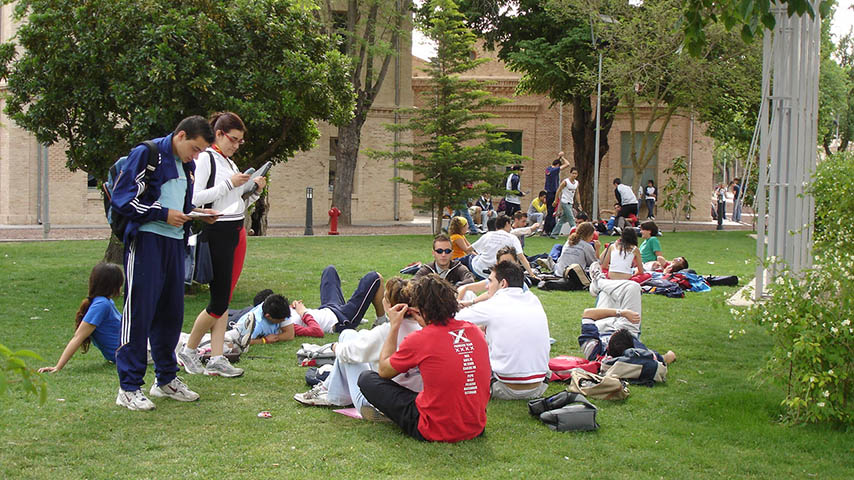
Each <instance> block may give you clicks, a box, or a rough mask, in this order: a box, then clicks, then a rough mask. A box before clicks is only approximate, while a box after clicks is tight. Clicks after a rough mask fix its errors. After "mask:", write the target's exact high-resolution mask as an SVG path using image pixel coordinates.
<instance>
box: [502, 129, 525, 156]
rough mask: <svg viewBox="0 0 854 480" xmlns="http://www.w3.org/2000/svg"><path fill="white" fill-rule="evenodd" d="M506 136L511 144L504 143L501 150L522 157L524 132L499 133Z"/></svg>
mask: <svg viewBox="0 0 854 480" xmlns="http://www.w3.org/2000/svg"><path fill="white" fill-rule="evenodd" d="M498 133H500V134H502V135H504V138H506V139H508V140H510V141H509V142H505V143H503V144H502V145H501V146H500V147H499V150H501V151H504V152H510V153H515V154H516V155H522V132H515V131H510V132H498Z"/></svg>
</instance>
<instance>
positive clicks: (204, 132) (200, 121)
mask: <svg viewBox="0 0 854 480" xmlns="http://www.w3.org/2000/svg"><path fill="white" fill-rule="evenodd" d="M213 140H214V134H213V131H212V130H211V127H210V124H209V123H208V122H207V120H205V119H204V118H202V117H200V116H193V117H188V118H185V119H184V120H182V121H181V123H179V124H178V126H177V127H176V128H175V131H174V132H173V133H171V134H169V135H167V136H165V137H162V138H157V139H154V140H153V142H154V143H155V144H156V145H157V148H158V156H159V161H158V163H157V167H156V168H155V170H154V171H153V172H152V173H150V174H149V175H148V176H146V175H145V170H146V167H147V165H148V158H149V151H148V147H146V146H145V145H140V146H137V147H136V148H134V149H133V150H132V151H131V152H130V155H128V158H127V161H126V166H125V168H124V170H123V171H122V173H121V174H120V175H119V176H118V178H117V179H116V182H115V186H114V188H113V195H112V208H113V209H114V210H115V211H118V212H119V213H121V214H122V215H124V216H126V217H128V218H129V222H128V226H127V228H126V230H125V234H124V238H123V240H124V245H125V252H124V258H125V304H124V309H123V311H122V330H121V337H120V339H119V349H118V350H117V351H116V367H117V370H118V373H119V393H118V396H117V397H116V404H117V405H119V406H123V407H126V408H129V409H130V410H152V409H153V408H154V403H152V402H151V400H149V399H148V398H146V396H145V394H144V393H143V392H142V389H141V387H142V385H143V383H144V381H143V377H144V376H145V370H146V366H147V365H146V363H147V362H146V360H147V353H146V350H147V341H148V342H150V343H151V356H152V358H153V359H154V371H155V374H156V377H157V381H156V383H155V384H154V385H152V387H151V391H150V394H151V396H154V397H169V398H172V399H175V400H179V401H182V402H191V401H194V400H198V398H199V395H198V394H197V393H196V392H194V391H192V390H190V389H189V388H187V385H185V384H184V382H182V381H181V380H180V379H179V378H178V377H177V376H176V373H177V372H178V364H177V361H176V359H175V345H176V344H177V342H178V337H179V335H180V333H181V326H182V324H183V323H184V247H185V245H186V240H187V237H188V235H189V223H188V221H189V220H190V217H189V216H188V215H187V214H188V213H190V212H191V211H192V210H193V209H194V207H193V204H192V197H193V172H194V170H195V168H196V164H195V163H194V162H193V160H194V159H195V158H196V156H197V155H198V154H199V153H200V152H202V151H203V150H205V149H206V148H208V147H209V146H210V144H211V143H212V142H213ZM207 213H214V212H212V211H208V212H207ZM213 218H214V217H207V218H206V219H205V220H206V221H209V220H212V219H213Z"/></svg>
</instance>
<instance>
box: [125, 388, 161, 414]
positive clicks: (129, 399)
mask: <svg viewBox="0 0 854 480" xmlns="http://www.w3.org/2000/svg"><path fill="white" fill-rule="evenodd" d="M116 405H118V406H120V407H125V408H127V409H128V410H134V411H136V410H139V411H145V410H154V402H152V401H151V400H149V399H148V398H147V397H146V396H145V394H144V393H142V389H137V390H133V391H131V392H127V391H124V390H122V389H121V388H119V394H118V395H117V396H116Z"/></svg>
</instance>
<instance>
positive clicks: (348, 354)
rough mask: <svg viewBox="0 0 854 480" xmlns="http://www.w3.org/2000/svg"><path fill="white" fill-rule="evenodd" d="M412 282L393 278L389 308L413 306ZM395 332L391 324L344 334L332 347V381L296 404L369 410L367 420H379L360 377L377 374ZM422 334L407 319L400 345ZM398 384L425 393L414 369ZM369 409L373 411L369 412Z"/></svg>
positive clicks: (386, 301)
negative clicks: (384, 348) (386, 344)
mask: <svg viewBox="0 0 854 480" xmlns="http://www.w3.org/2000/svg"><path fill="white" fill-rule="evenodd" d="M409 283H410V282H409V281H408V280H404V279H402V278H400V277H392V278H390V279H389V280H388V282H386V288H385V297H384V298H383V303H384V305H385V306H386V307H390V306H391V305H397V304H398V303H409V302H410V298H409ZM390 329H391V325H390V324H389V322H386V323H384V324H382V325H378V326H376V327H374V328H372V329H370V330H364V329H363V330H352V329H350V330H344V331H343V332H341V335H340V336H339V337H338V342H336V343H333V344H332V351H333V352H335V362H334V363H333V364H332V371H331V372H330V373H329V377H327V378H326V380H324V381H323V382H321V383H318V384H317V385H315V386H314V387H313V388H312V389H311V390H309V391H307V392H305V393H297V394H296V395H294V400H296V401H297V402H299V403H301V404H303V405H311V406H331V405H336V406H342V407H343V406H347V405H353V406H354V407H355V408H356V409H357V410H359V411H360V412H361V411H363V410H365V418H366V419H376V415H375V412H376V410H375V409H374V408H373V407H372V406H371V405H370V404H369V403H368V402H367V400H365V396H364V395H362V391H361V390H359V386H358V385H357V382H358V380H359V375H360V374H361V373H362V372H364V371H367V370H376V369H377V362H379V359H380V350H381V349H382V346H383V343H384V342H385V339H386V337H387V336H388V332H389V330H390ZM418 330H421V325H419V324H418V322H416V321H415V320H414V319H413V318H412V317H411V316H404V318H403V322H402V324H401V327H400V332H399V334H398V344H400V342H401V341H403V339H404V338H405V337H406V336H407V335H409V334H410V333H412V332H415V331H418ZM393 380H394V381H395V382H397V383H399V384H400V385H403V386H404V387H406V388H408V389H409V390H412V391H414V392H420V391H421V390H422V389H423V385H422V381H421V373H420V372H419V371H418V369H417V368H416V369H413V370H410V371H408V372H405V373H401V374H400V375H398V376H396V377H394V379H393ZM365 407H369V408H367V409H365Z"/></svg>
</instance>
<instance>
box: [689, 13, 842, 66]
mask: <svg viewBox="0 0 854 480" xmlns="http://www.w3.org/2000/svg"><path fill="white" fill-rule="evenodd" d="M834 1H835V0H821V3H820V4H819V11H820V13H821V15H822V16H823V17H824V16H827V12H828V9H829V8H830V5H831V4H832V3H833V2H834ZM681 3H682V4H683V7H682V10H683V16H682V18H681V20H680V24H681V25H682V29H683V31H684V33H685V45H686V46H687V48H688V51H689V52H690V53H691V54H692V55H700V54H701V53H702V51H703V49H704V48H705V47H706V45H707V43H708V42H709V38H708V36H707V35H708V33H709V31H708V29H709V28H710V27H711V26H712V25H714V24H719V25H723V26H724V27H725V28H726V29H727V30H728V31H729V30H732V29H734V28H736V27H739V28H740V30H739V32H740V34H741V38H742V39H744V41H745V42H750V41H752V40H753V39H754V38H757V37H759V36H760V35H761V33H762V30H763V29H764V28H767V29H772V28H774V25H775V24H776V23H777V22H776V19H775V18H774V14H773V13H772V12H771V7H772V6H773V3H777V4H779V5H781V6H783V5H784V6H785V7H786V10H787V13H788V15H789V16H790V17H791V16H792V15H796V14H797V15H803V14H807V15H809V16H813V15H815V13H816V12H815V10H814V9H813V7H812V2H811V1H810V0H776V1H775V2H772V1H771V0H718V1H710V0H683V1H682V2H681Z"/></svg>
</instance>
